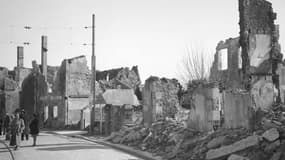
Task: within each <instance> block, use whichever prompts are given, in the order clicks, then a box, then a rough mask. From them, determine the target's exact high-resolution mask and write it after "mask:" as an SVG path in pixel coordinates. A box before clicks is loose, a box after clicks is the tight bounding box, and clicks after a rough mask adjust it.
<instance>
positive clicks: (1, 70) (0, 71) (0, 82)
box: [0, 67, 8, 90]
mask: <svg viewBox="0 0 285 160" xmlns="http://www.w3.org/2000/svg"><path fill="white" fill-rule="evenodd" d="M7 77H8V69H7V68H5V67H0V90H4V80H5V78H7Z"/></svg>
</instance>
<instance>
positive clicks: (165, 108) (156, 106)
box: [143, 77, 179, 125]
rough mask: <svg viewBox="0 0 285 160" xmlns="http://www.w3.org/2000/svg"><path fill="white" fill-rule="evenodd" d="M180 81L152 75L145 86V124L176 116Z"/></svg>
mask: <svg viewBox="0 0 285 160" xmlns="http://www.w3.org/2000/svg"><path fill="white" fill-rule="evenodd" d="M178 92H179V83H178V81H177V80H174V79H172V80H171V79H166V78H161V79H159V78H158V77H150V78H148V79H147V80H146V81H145V84H144V88H143V113H144V122H145V125H151V123H152V122H154V121H156V120H159V119H164V118H166V117H169V118H174V117H175V114H176V112H177V109H178V107H179V101H178Z"/></svg>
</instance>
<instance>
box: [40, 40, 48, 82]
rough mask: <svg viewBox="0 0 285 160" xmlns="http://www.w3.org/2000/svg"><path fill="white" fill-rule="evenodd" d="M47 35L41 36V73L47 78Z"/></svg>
mask: <svg viewBox="0 0 285 160" xmlns="http://www.w3.org/2000/svg"><path fill="white" fill-rule="evenodd" d="M47 51H48V49H47V36H42V55H41V56H42V57H41V59H42V70H41V71H42V74H43V75H44V76H45V79H46V80H47Z"/></svg>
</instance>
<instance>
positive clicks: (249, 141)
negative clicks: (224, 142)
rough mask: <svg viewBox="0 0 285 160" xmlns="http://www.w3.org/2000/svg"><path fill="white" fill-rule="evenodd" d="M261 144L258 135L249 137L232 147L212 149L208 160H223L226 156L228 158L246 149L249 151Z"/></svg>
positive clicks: (208, 153)
mask: <svg viewBox="0 0 285 160" xmlns="http://www.w3.org/2000/svg"><path fill="white" fill-rule="evenodd" d="M258 143H259V137H258V136H256V135H253V136H249V137H247V138H245V139H242V140H240V141H238V142H235V143H234V144H232V145H228V146H223V147H221V148H218V149H211V150H209V151H208V152H207V155H206V159H207V160H211V159H217V158H222V157H225V156H228V155H230V154H232V153H235V152H238V151H242V150H244V149H247V148H249V147H253V146H256V145H258Z"/></svg>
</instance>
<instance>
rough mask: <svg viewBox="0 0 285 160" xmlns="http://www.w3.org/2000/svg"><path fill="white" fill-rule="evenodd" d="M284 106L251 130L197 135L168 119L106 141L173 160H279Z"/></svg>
mask: <svg viewBox="0 0 285 160" xmlns="http://www.w3.org/2000/svg"><path fill="white" fill-rule="evenodd" d="M284 111H285V106H284V105H275V106H273V107H272V110H270V111H268V113H263V114H261V116H262V118H261V121H260V122H261V123H259V124H258V126H257V127H256V128H255V129H254V130H251V131H249V130H247V129H244V128H238V129H224V128H221V129H219V130H217V131H215V132H212V133H201V132H197V131H194V130H190V129H187V128H185V127H184V125H183V124H182V123H181V122H177V121H174V120H172V119H168V120H163V121H158V122H155V123H153V125H152V126H151V127H150V128H145V127H143V126H142V125H138V126H134V127H130V128H127V127H125V128H122V129H121V130H120V131H119V132H116V133H112V135H111V136H109V137H108V138H107V140H109V141H111V142H113V143H121V144H124V145H128V146H131V147H134V148H137V149H140V150H144V151H148V152H151V153H153V154H154V155H159V156H162V157H163V158H164V159H173V160H186V159H187V160H189V159H190V160H202V159H206V160H217V159H218V160H226V159H228V160H268V159H270V160H281V159H282V157H283V158H285V154H283V152H285V118H284V114H285V112H284Z"/></svg>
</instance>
